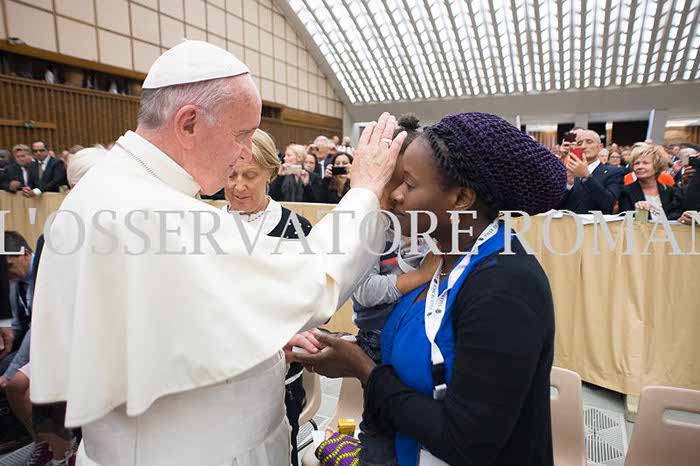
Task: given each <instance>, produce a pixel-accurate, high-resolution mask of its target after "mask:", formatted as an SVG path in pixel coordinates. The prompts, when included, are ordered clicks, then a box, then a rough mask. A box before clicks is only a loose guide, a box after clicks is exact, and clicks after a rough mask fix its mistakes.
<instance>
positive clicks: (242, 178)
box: [224, 160, 270, 214]
mask: <svg viewBox="0 0 700 466" xmlns="http://www.w3.org/2000/svg"><path fill="white" fill-rule="evenodd" d="M269 179H270V173H269V172H268V171H267V170H265V169H264V168H262V167H260V166H259V165H258V164H257V163H255V161H254V160H250V161H241V162H238V163H237V164H236V166H235V168H234V169H233V171H232V172H231V175H230V176H229V177H228V181H227V182H226V187H225V188H224V192H225V193H226V200H227V201H228V205H229V209H230V210H236V211H239V212H243V213H244V214H254V213H256V212H260V211H261V210H263V209H265V207H266V205H267V202H265V201H266V197H267V194H266V192H265V191H266V187H267V181H268V180H269Z"/></svg>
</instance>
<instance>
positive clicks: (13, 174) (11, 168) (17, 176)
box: [0, 162, 39, 191]
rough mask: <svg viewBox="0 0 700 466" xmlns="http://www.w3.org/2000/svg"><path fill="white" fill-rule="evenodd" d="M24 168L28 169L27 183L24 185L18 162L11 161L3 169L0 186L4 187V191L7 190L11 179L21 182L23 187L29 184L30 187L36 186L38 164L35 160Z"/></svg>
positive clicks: (37, 182)
mask: <svg viewBox="0 0 700 466" xmlns="http://www.w3.org/2000/svg"><path fill="white" fill-rule="evenodd" d="M26 168H27V170H28V175H29V176H28V177H27V178H28V181H29V183H27V184H26V185H25V184H24V176H22V167H20V166H19V164H18V163H16V162H13V163H11V164H10V165H8V166H7V168H6V169H5V171H4V172H3V174H2V181H1V182H0V188H2V189H4V190H5V191H9V190H10V182H11V181H19V182H20V183H21V188H23V187H24V186H29V187H30V188H32V189H34V188H38V187H39V166H38V165H37V163H36V162H33V163H32V164H31V165H29V166H28V167H26Z"/></svg>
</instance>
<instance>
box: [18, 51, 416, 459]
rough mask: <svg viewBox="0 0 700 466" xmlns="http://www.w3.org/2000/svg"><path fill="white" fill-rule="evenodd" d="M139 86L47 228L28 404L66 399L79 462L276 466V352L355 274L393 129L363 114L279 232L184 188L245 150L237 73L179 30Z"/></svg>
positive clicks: (386, 118)
mask: <svg viewBox="0 0 700 466" xmlns="http://www.w3.org/2000/svg"><path fill="white" fill-rule="evenodd" d="M143 88H144V91H143V95H142V98H141V104H140V108H139V115H138V127H137V128H136V130H135V131H134V132H132V131H129V132H127V133H126V134H125V135H124V136H122V137H121V138H119V140H118V141H117V142H116V144H115V146H114V148H113V149H112V150H111V151H110V153H109V154H108V155H107V156H106V157H105V159H104V160H103V161H102V162H100V163H99V164H98V165H96V166H95V167H94V168H93V169H92V170H91V171H90V172H88V173H87V175H86V176H85V177H84V178H83V179H82V180H81V182H80V183H79V184H78V185H77V186H76V187H75V189H73V190H72V191H71V192H70V194H68V196H67V197H66V199H65V201H64V202H63V204H62V205H61V211H60V212H59V213H58V214H56V215H55V216H54V218H53V219H52V221H50V222H47V225H46V227H45V239H46V246H45V248H44V254H43V256H42V260H41V267H40V269H39V276H38V279H37V280H38V281H37V285H36V295H35V298H34V321H33V328H32V333H33V335H32V348H31V360H32V384H31V398H32V401H33V402H35V403H40V404H41V403H53V402H59V401H66V402H67V410H66V425H67V426H69V427H74V426H81V427H82V431H83V443H82V445H81V447H80V451H79V452H78V460H77V464H79V465H103V466H107V465H109V466H135V465H147V466H159V465H163V466H165V465H167V466H173V465H202V466H223V465H227V466H228V465H238V466H266V465H270V466H281V465H288V464H289V429H288V425H287V422H286V419H285V411H284V375H285V372H286V370H285V369H286V368H285V361H284V357H283V354H282V352H281V348H282V347H283V346H284V345H285V343H287V341H288V340H290V338H291V337H292V336H293V335H294V334H296V333H297V332H299V331H301V330H302V329H306V328H309V327H312V326H314V325H318V324H321V323H323V322H325V321H326V320H328V319H329V318H330V317H331V315H332V314H333V312H335V310H336V309H337V307H338V306H339V304H342V303H343V302H344V301H345V300H346V299H347V297H348V296H349V294H350V293H351V291H352V289H353V287H354V286H355V284H356V283H357V282H358V281H359V280H360V279H361V276H362V275H363V273H364V272H365V271H366V270H368V269H369V267H370V264H371V262H372V258H373V257H372V255H371V253H370V252H368V249H369V248H368V247H367V246H368V245H369V246H370V247H372V248H373V250H375V251H377V250H379V249H380V247H381V244H382V238H383V233H382V232H381V231H380V227H379V226H378V224H377V223H376V222H365V224H364V225H363V224H362V220H363V219H364V218H365V217H366V216H367V215H368V214H370V213H372V212H374V211H376V210H378V209H379V202H378V198H379V196H380V195H381V192H382V190H383V188H384V185H385V184H386V183H387V181H388V180H389V178H390V176H391V173H392V171H393V168H394V165H395V162H396V157H397V154H398V151H399V148H400V146H401V143H402V142H403V138H404V137H405V135H404V134H402V135H399V137H397V138H396V139H394V140H393V141H392V139H391V137H392V134H393V132H394V129H395V127H396V122H395V119H394V118H393V117H392V116H390V115H388V114H384V115H382V116H381V118H380V119H379V121H378V122H377V123H376V124H371V125H369V126H368V127H367V129H366V130H365V131H364V132H363V134H362V137H361V141H360V144H359V147H358V149H357V152H356V154H355V162H354V165H353V177H352V189H351V190H350V192H349V193H348V194H347V195H346V196H345V197H344V198H343V200H342V202H341V203H340V204H338V206H337V208H336V209H335V210H336V212H331V214H338V215H328V216H326V217H325V218H324V219H323V220H322V221H321V222H319V223H318V225H316V227H315V228H313V230H312V232H311V233H310V235H309V236H308V237H307V241H306V242H298V241H297V242H291V241H287V242H281V243H280V242H279V239H278V238H270V237H267V236H265V235H260V234H258V232H255V231H253V230H252V229H251V228H250V227H248V226H246V224H245V221H244V220H242V219H241V218H237V219H236V218H232V217H231V216H229V215H228V214H226V213H225V212H222V211H221V210H219V209H216V208H214V207H210V206H208V205H206V204H204V203H202V202H201V201H199V200H198V199H197V198H196V196H197V194H198V193H199V192H202V193H205V194H212V193H215V192H217V191H218V190H219V189H221V188H222V187H223V186H224V183H225V180H226V179H227V177H228V175H229V173H230V172H231V170H232V168H233V167H234V166H235V165H236V163H237V162H238V161H239V160H245V159H247V158H249V157H250V154H251V152H250V150H251V144H252V136H253V133H254V131H255V129H256V128H257V127H258V125H259V124H260V113H261V99H260V95H259V93H258V91H257V89H256V87H255V85H254V82H253V79H252V78H251V76H250V73H249V71H248V68H247V67H246V66H245V65H244V64H243V63H241V62H240V61H239V60H238V59H237V58H236V57H234V56H233V55H232V54H230V53H229V52H227V51H225V50H223V49H220V48H218V47H216V46H213V45H211V44H208V43H206V42H200V41H185V42H183V43H181V44H179V45H177V46H175V47H174V48H172V49H171V50H169V51H167V52H166V53H164V54H163V55H162V56H160V57H159V58H158V59H157V60H156V61H155V63H154V64H153V66H152V68H151V70H150V71H149V73H148V76H147V78H146V80H145V81H144V83H143ZM368 225H369V227H368ZM363 231H364V234H363ZM368 232H369V233H368ZM364 243H369V244H364ZM302 290H303V291H302Z"/></svg>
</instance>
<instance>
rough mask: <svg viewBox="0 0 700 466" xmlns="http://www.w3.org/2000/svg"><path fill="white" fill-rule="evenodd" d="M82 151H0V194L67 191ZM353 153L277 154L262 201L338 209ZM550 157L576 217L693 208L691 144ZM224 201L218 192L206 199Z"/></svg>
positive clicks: (297, 149)
mask: <svg viewBox="0 0 700 466" xmlns="http://www.w3.org/2000/svg"><path fill="white" fill-rule="evenodd" d="M407 118H408V120H405V121H409V123H408V124H409V126H411V125H414V124H415V125H417V122H418V119H417V118H416V117H415V116H414V115H410V116H409V117H407ZM411 127H412V126H411ZM107 147H108V148H109V147H111V144H109V145H108V146H107ZM82 148H83V147H82V146H79V145H76V146H73V147H71V148H70V149H67V150H63V151H62V152H60V153H59V154H58V155H56V154H55V153H54V152H53V151H52V150H50V148H49V147H48V146H47V145H46V143H44V142H43V141H35V142H33V143H32V144H31V145H25V144H17V145H15V146H14V147H13V148H12V150H11V151H8V150H5V149H1V150H0V189H3V190H5V191H8V192H12V193H18V194H20V195H23V196H26V197H36V196H40V195H41V194H42V193H43V192H60V191H63V190H65V189H67V188H68V180H67V178H66V162H67V160H68V158H69V157H70V156H71V154H75V153H76V152H77V151H79V150H81V149H82ZM353 150H354V149H353V147H352V144H351V142H350V138H349V137H344V138H343V139H342V142H341V140H340V138H339V137H338V136H333V137H332V138H329V137H327V136H325V135H319V136H318V137H316V138H315V139H314V141H313V142H311V143H309V144H300V143H293V144H289V145H288V146H287V147H286V148H284V151H279V150H278V149H276V151H277V156H278V158H279V162H280V168H279V172H278V173H277V174H276V176H275V177H274V178H273V179H271V180H269V183H268V184H267V185H266V186H267V187H266V190H267V194H269V196H270V197H271V198H272V199H274V200H275V201H278V202H307V203H327V204H337V203H338V202H340V200H341V199H342V198H343V196H344V195H345V194H346V193H347V192H348V191H349V189H350V179H351V177H352V162H353V155H352V154H353ZM551 150H552V152H553V153H554V154H555V155H556V156H557V157H558V158H559V159H560V160H561V161H562V163H564V164H565V165H566V167H567V175H568V176H567V193H566V195H565V198H564V200H563V201H562V203H561V205H560V206H559V208H560V209H566V210H569V211H571V212H574V213H577V214H587V213H589V212H591V211H598V210H599V211H602V212H603V213H604V214H618V213H620V212H626V211H636V210H645V211H648V212H649V215H650V217H651V218H654V217H655V216H658V215H660V214H661V213H663V214H664V215H665V216H666V218H667V219H669V220H680V221H682V222H690V220H691V218H690V217H689V215H687V214H686V215H683V214H684V212H686V211H689V210H696V209H697V204H698V200H697V199H695V198H694V197H693V194H692V192H691V198H688V187H689V185H690V180H691V179H692V178H693V177H694V174H695V172H696V170H697V163H698V161H699V160H700V157H699V154H698V152H699V150H700V146H698V145H696V144H691V143H687V144H669V145H660V144H655V143H654V142H653V141H651V140H646V141H644V142H639V143H636V144H634V145H632V146H620V145H618V144H616V143H612V144H611V145H610V146H608V147H605V146H604V145H603V144H602V143H601V138H600V135H598V134H597V133H595V132H594V131H590V130H584V129H582V128H574V129H573V130H571V132H569V133H568V134H567V135H566V136H565V138H564V140H563V141H562V142H561V144H557V145H555V146H554V147H552V148H551ZM241 188H243V186H242V185H241ZM205 197H207V196H205ZM224 197H225V195H224V191H223V190H222V191H220V192H219V193H217V194H216V195H213V196H209V198H213V199H224Z"/></svg>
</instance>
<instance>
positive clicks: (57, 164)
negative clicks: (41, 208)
mask: <svg viewBox="0 0 700 466" xmlns="http://www.w3.org/2000/svg"><path fill="white" fill-rule="evenodd" d="M37 168H38V166H37ZM67 185H68V178H67V176H66V166H65V164H64V163H63V162H62V161H60V160H58V159H57V158H55V157H50V158H49V161H48V162H46V169H45V170H44V173H42V174H41V179H40V180H39V186H37V187H38V188H39V189H40V190H41V191H42V192H45V193H46V192H51V193H57V192H59V191H60V190H59V187H61V186H67Z"/></svg>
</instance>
